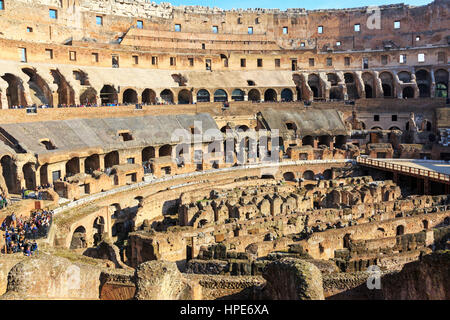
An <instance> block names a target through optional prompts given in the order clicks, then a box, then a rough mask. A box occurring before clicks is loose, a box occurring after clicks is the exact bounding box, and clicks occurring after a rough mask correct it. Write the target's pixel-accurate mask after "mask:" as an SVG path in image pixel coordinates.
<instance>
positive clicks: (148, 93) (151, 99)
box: [142, 89, 156, 104]
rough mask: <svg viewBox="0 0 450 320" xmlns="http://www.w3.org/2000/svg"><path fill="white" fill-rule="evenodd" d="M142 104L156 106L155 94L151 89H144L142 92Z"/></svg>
mask: <svg viewBox="0 0 450 320" xmlns="http://www.w3.org/2000/svg"><path fill="white" fill-rule="evenodd" d="M142 103H143V104H156V92H155V91H153V90H152V89H145V90H144V91H143V92H142Z"/></svg>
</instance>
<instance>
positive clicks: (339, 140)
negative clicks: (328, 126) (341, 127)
mask: <svg viewBox="0 0 450 320" xmlns="http://www.w3.org/2000/svg"><path fill="white" fill-rule="evenodd" d="M346 143H347V137H346V136H344V135H338V136H336V141H335V143H334V146H335V147H336V148H339V149H341V148H342V147H344V146H345V144H346Z"/></svg>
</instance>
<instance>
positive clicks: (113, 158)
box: [105, 151, 119, 169]
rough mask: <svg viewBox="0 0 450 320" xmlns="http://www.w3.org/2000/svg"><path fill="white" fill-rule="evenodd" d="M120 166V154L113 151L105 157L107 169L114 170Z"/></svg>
mask: <svg viewBox="0 0 450 320" xmlns="http://www.w3.org/2000/svg"><path fill="white" fill-rule="evenodd" d="M118 164H119V152H118V151H111V152H110V153H108V154H106V155H105V169H109V168H112V167H113V166H116V165H118Z"/></svg>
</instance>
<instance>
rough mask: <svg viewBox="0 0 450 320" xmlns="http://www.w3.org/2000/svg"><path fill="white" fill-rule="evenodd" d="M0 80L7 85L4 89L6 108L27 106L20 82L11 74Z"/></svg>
mask: <svg viewBox="0 0 450 320" xmlns="http://www.w3.org/2000/svg"><path fill="white" fill-rule="evenodd" d="M2 79H3V80H5V81H6V82H7V83H8V88H7V89H6V97H7V100H8V107H9V108H11V107H13V106H27V100H26V99H25V90H24V87H23V82H22V80H21V79H20V78H19V77H17V76H15V75H14V74H12V73H6V74H5V75H3V76H2Z"/></svg>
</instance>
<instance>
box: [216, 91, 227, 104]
mask: <svg viewBox="0 0 450 320" xmlns="http://www.w3.org/2000/svg"><path fill="white" fill-rule="evenodd" d="M225 101H228V94H227V93H226V91H225V90H222V89H218V90H216V91H215V92H214V102H225Z"/></svg>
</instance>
